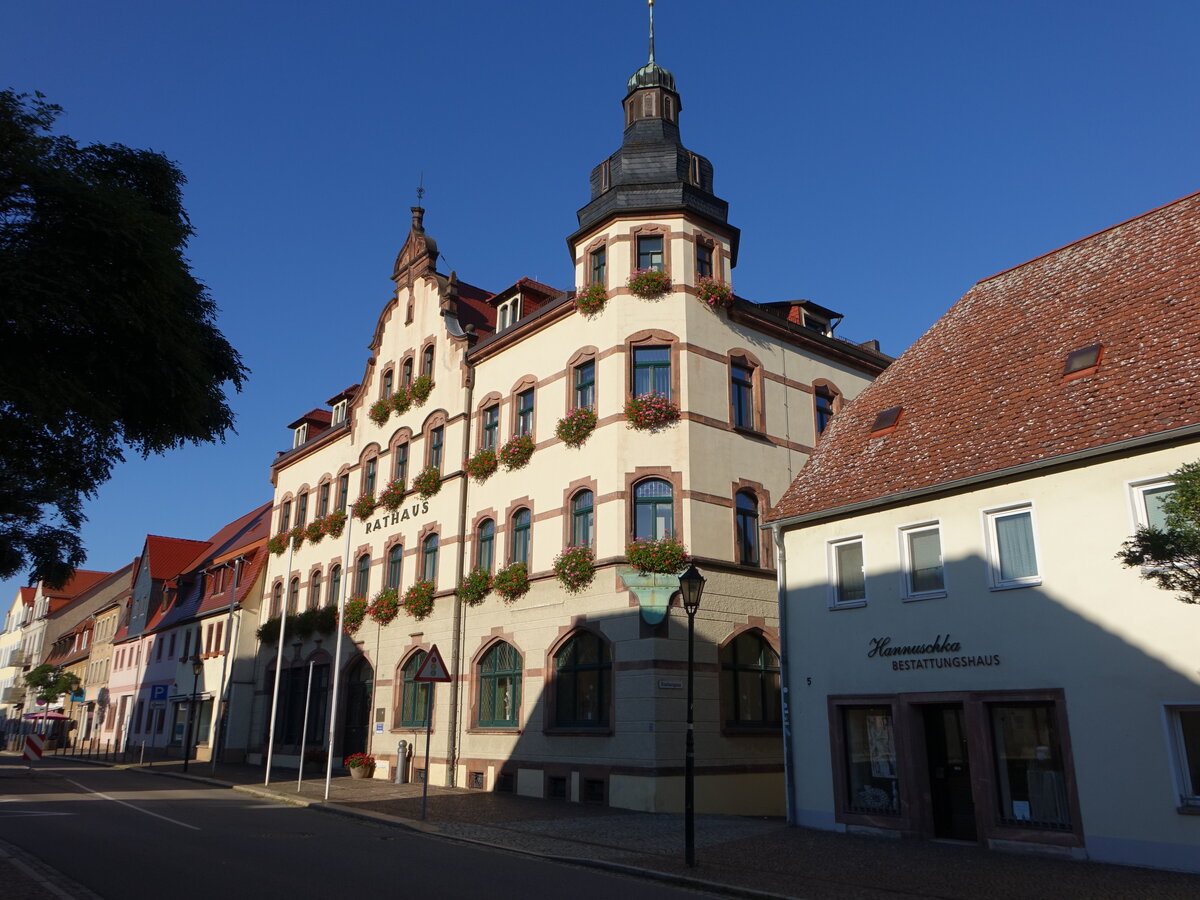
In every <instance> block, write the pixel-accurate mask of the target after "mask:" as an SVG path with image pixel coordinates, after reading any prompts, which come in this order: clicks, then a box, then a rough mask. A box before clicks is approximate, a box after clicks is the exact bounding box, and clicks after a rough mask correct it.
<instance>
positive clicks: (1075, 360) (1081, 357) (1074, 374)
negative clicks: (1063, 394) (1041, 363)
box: [1063, 344, 1104, 381]
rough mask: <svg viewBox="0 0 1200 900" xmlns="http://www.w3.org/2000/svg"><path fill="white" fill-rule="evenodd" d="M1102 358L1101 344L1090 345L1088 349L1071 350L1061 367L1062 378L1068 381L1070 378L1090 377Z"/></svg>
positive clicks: (1102, 349)
mask: <svg viewBox="0 0 1200 900" xmlns="http://www.w3.org/2000/svg"><path fill="white" fill-rule="evenodd" d="M1103 356H1104V345H1103V344H1092V346H1090V347H1082V348H1080V349H1079V350H1073V351H1072V352H1070V353H1068V354H1067V362H1066V364H1065V365H1064V366H1063V378H1064V379H1065V380H1067V381H1070V380H1071V379H1072V378H1082V377H1083V376H1084V375H1091V374H1092V373H1093V372H1095V371H1096V369H1098V368H1099V367H1100V360H1101V358H1102V357H1103Z"/></svg>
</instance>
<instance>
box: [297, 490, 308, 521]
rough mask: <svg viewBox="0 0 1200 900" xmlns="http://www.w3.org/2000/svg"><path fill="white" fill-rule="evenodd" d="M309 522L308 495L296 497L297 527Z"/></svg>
mask: <svg viewBox="0 0 1200 900" xmlns="http://www.w3.org/2000/svg"><path fill="white" fill-rule="evenodd" d="M307 521H308V494H300V495H299V496H298V497H296V525H298V526H299V525H304V524H305V523H306V522H307Z"/></svg>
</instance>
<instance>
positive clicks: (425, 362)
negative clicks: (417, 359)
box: [421, 344, 433, 378]
mask: <svg viewBox="0 0 1200 900" xmlns="http://www.w3.org/2000/svg"><path fill="white" fill-rule="evenodd" d="M421 374H422V375H428V376H430V377H431V378H432V377H433V344H430V345H429V346H428V347H426V348H425V351H424V352H423V353H422V354H421Z"/></svg>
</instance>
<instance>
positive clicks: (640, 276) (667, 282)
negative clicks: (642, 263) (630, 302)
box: [625, 269, 671, 300]
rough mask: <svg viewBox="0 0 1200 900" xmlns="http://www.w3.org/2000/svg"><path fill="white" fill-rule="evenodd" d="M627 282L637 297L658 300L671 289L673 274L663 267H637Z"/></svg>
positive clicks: (631, 291)
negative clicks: (669, 273) (665, 270)
mask: <svg viewBox="0 0 1200 900" xmlns="http://www.w3.org/2000/svg"><path fill="white" fill-rule="evenodd" d="M625 284H626V286H627V287H628V288H629V292H630V293H631V294H633V295H634V296H635V297H641V298H642V299H643V300H657V299H658V298H659V297H661V296H662V295H663V294H665V293H667V291H669V290H671V276H670V275H668V274H667V273H666V272H664V271H663V270H662V269H637V270H635V271H634V273H633V274H632V275H630V276H629V280H628V281H627V282H625Z"/></svg>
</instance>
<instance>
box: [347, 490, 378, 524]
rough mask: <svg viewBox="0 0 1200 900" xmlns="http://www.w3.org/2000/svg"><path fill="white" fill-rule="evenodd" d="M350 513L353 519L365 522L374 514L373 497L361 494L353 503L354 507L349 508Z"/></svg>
mask: <svg viewBox="0 0 1200 900" xmlns="http://www.w3.org/2000/svg"><path fill="white" fill-rule="evenodd" d="M350 511H351V512H352V513H354V518H356V519H358V520H360V521H362V522H365V521H367V519H369V518H371V516H372V514H374V512H375V495H374V494H363V495H362V496H361V497H359V498H358V499H357V500H355V501H354V505H353V506H351V507H350Z"/></svg>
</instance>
